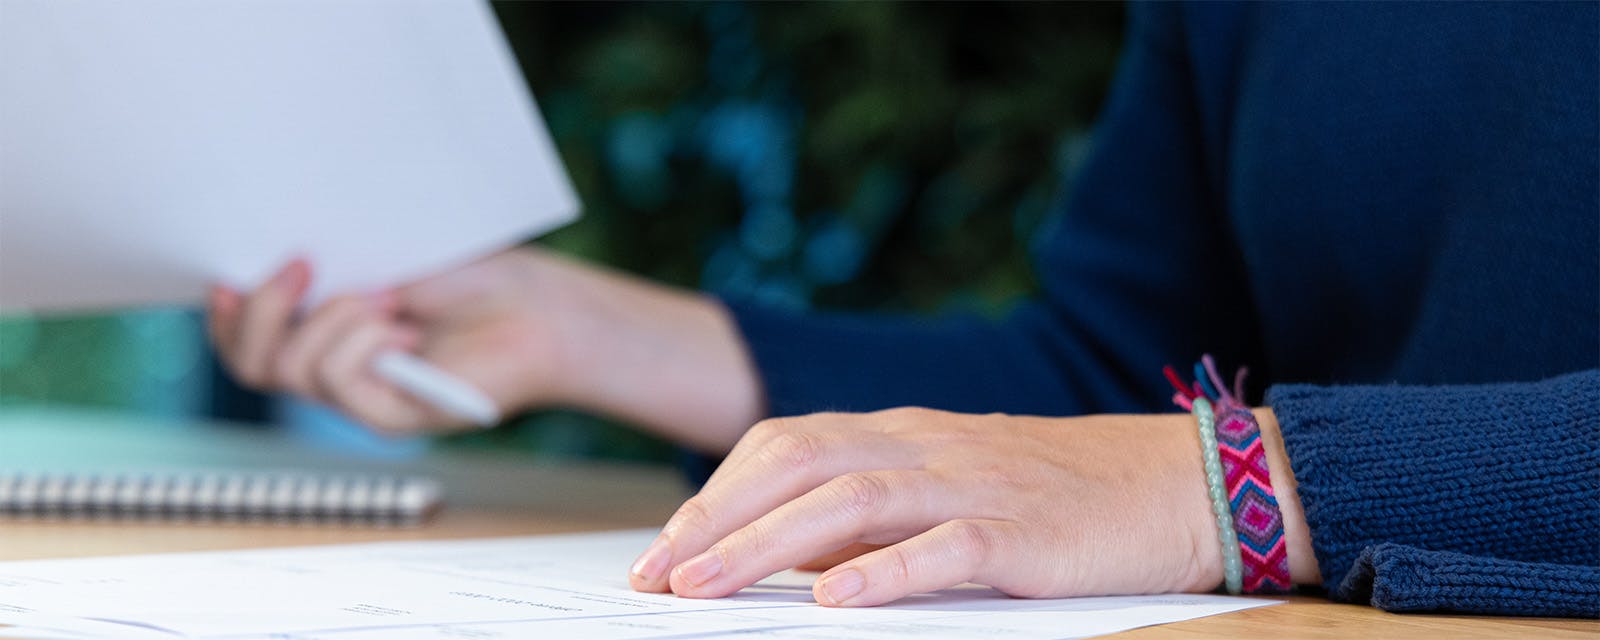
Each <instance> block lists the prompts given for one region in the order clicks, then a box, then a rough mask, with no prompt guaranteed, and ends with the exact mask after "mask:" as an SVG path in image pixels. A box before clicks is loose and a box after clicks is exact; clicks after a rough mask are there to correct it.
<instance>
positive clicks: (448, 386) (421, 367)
mask: <svg viewBox="0 0 1600 640" xmlns="http://www.w3.org/2000/svg"><path fill="white" fill-rule="evenodd" d="M372 371H373V372H374V373H376V374H378V377H380V378H383V379H384V380H386V381H388V382H389V383H390V384H393V385H394V386H396V387H400V388H401V389H402V390H404V391H405V392H406V393H409V394H411V395H413V396H416V397H417V398H418V399H420V400H422V401H423V402H426V403H428V404H430V405H432V406H433V407H434V408H435V409H438V410H440V411H442V412H444V413H446V414H449V415H450V416H452V417H455V418H460V419H462V420H466V421H468V422H471V423H472V424H474V425H477V426H479V427H482V428H485V429H487V428H489V427H492V426H494V425H496V424H499V422H500V409H499V408H497V407H495V406H494V400H491V399H489V396H487V395H485V394H484V393H483V392H482V391H479V390H478V389H477V387H474V386H472V385H470V384H467V383H466V382H465V381H463V380H462V379H460V378H457V377H455V376H453V375H450V374H448V373H445V372H443V371H440V370H439V368H438V367H435V366H433V365H431V364H428V362H427V361H426V360H423V359H422V358H418V357H416V356H414V355H411V354H409V353H406V352H404V351H384V352H383V353H380V354H378V357H376V358H373V359H372Z"/></svg>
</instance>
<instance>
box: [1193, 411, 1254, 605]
mask: <svg viewBox="0 0 1600 640" xmlns="http://www.w3.org/2000/svg"><path fill="white" fill-rule="evenodd" d="M1191 406H1192V409H1191V411H1193V412H1194V418H1195V422H1197V423H1199V424H1200V456H1201V459H1203V460H1205V468H1206V492H1207V493H1208V494H1209V495H1210V496H1211V515H1213V516H1215V517H1216V521H1217V539H1219V540H1221V541H1222V584H1223V585H1224V586H1226V587H1227V588H1228V593H1232V594H1237V593H1239V588H1240V586H1241V583H1242V581H1243V580H1242V576H1241V574H1242V569H1241V567H1240V564H1241V560H1240V559H1239V538H1238V536H1237V535H1236V534H1235V533H1234V531H1233V518H1231V517H1230V515H1229V514H1230V513H1231V510H1230V509H1229V507H1228V496H1227V494H1226V493H1224V492H1225V491H1226V489H1225V488H1224V487H1223V483H1224V477H1223V475H1222V461H1221V459H1220V456H1219V454H1218V450H1217V426H1216V416H1215V415H1214V414H1213V413H1212V412H1211V403H1210V402H1209V401H1207V400H1206V399H1205V397H1204V396H1202V397H1198V398H1195V399H1194V402H1193V403H1192V405H1191Z"/></svg>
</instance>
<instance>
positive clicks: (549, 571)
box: [0, 530, 1272, 640]
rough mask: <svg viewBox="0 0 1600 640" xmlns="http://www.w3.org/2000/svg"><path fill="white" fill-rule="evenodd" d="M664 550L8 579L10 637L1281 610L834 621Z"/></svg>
mask: <svg viewBox="0 0 1600 640" xmlns="http://www.w3.org/2000/svg"><path fill="white" fill-rule="evenodd" d="M654 535H655V532H654V531H648V530H647V531H625V532H615V533H603V534H585V535H568V536H548V537H528V538H498V539H484V540H465V541H440V542H405V543H381V544H363V545H339V546H325V547H304V548H290V549H266V550H254V551H238V552H205V553H184V554H163V555H147V556H129V557H112V558H86V559H70V560H35V561H23V562H7V563H0V624H11V625H17V626H15V627H13V628H10V629H0V637H21V638H127V639H137V638H174V637H184V638H229V639H232V640H268V639H269V638H270V639H276V640H378V639H380V638H381V639H384V640H412V639H415V640H425V639H449V638H453V639H460V638H484V639H487V638H532V637H583V638H586V639H587V640H606V639H623V638H666V637H672V638H680V637H693V636H701V635H716V636H718V637H723V636H735V637H736V636H741V635H757V634H759V635H762V636H764V637H775V638H844V639H852V638H863V639H865V638H895V637H910V636H915V637H920V638H945V637H1006V638H1077V637H1084V636H1092V635H1099V634H1105V633H1112V632H1116V631H1121V630H1125V629H1132V628H1135V627H1140V626H1146V625H1152V624H1161V623H1166V622H1176V621H1179V620H1187V619H1190V618H1196V617H1201V616H1208V615H1213V614H1218V613H1225V612H1229V611H1237V610H1241V609H1248V608H1251V607H1258V606H1263V605H1267V604H1272V602H1270V601H1265V600H1253V599H1245V598H1230V597H1223V596H1207V595H1174V596H1142V597H1114V598H1077V599H1065V600H1019V599H1012V598H1007V597H1005V596H1003V595H1001V594H999V593H996V592H994V591H992V590H989V589H984V588H980V587H964V588H957V589H950V590H946V591H942V592H939V593H934V594H927V595H922V596H916V597H912V598H908V599H906V600H903V601H901V602H898V603H895V604H892V605H888V606H883V607H875V608H870V609H828V608H823V607H820V606H817V605H816V604H815V603H814V602H813V600H812V596H811V582H812V580H814V579H815V575H814V574H800V573H795V572H786V573H783V574H779V575H777V576H774V577H773V578H771V579H769V580H767V581H764V582H762V583H761V584H759V585H757V586H755V587H751V588H749V589H745V590H744V591H741V592H740V593H738V594H736V595H735V596H733V597H730V598H724V599H720V600H691V599H685V598H678V597H675V596H671V595H660V594H644V593H637V592H634V591H633V590H631V589H629V588H628V585H627V581H626V575H625V571H626V567H627V566H628V562H629V561H630V560H631V559H632V558H633V556H634V555H635V554H637V553H638V551H639V550H640V549H643V548H644V547H645V545H646V544H648V543H649V542H650V540H651V538H652V536H654Z"/></svg>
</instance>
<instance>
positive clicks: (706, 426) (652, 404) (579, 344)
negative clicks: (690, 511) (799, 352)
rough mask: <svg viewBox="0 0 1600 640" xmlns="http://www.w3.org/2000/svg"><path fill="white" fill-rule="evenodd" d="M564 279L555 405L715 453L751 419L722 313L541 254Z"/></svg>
mask: <svg viewBox="0 0 1600 640" xmlns="http://www.w3.org/2000/svg"><path fill="white" fill-rule="evenodd" d="M542 260H543V261H544V262H545V263H546V264H545V265H543V268H545V269H546V270H547V271H557V272H560V273H557V274H555V275H556V276H557V277H555V278H551V279H552V280H558V281H560V282H563V283H565V286H563V287H562V289H563V293H562V295H565V296H567V300H565V301H563V303H564V304H563V305H562V306H564V307H566V308H568V309H572V310H575V311H576V313H570V314H565V315H566V316H567V318H568V319H567V321H565V322H563V323H561V325H562V326H561V327H560V328H559V332H560V334H561V340H560V342H561V344H560V346H559V347H558V350H559V354H560V355H559V356H558V359H559V361H560V362H561V364H562V367H563V369H564V370H565V371H566V372H567V375H564V376H561V379H560V381H559V382H557V388H556V389H554V390H553V396H554V399H555V401H556V402H558V403H560V404H565V405H570V406H573V407H576V408H579V409H583V410H587V411H594V412H596V413H600V414H602V415H606V416H610V417H613V418H617V419H620V420H625V421H627V422H629V423H632V424H635V425H638V426H640V427H643V428H645V429H648V430H650V431H653V432H655V433H657V434H659V435H661V436H663V437H665V438H667V439H669V440H672V441H674V442H677V443H681V444H684V445H686V446H689V447H692V448H694V449H697V450H700V451H704V452H707V453H713V454H721V453H726V452H727V451H728V449H730V448H731V447H732V446H733V443H734V442H737V441H738V439H739V437H740V436H741V435H743V434H744V432H745V430H746V429H748V428H749V427H750V425H752V424H754V423H755V422H756V420H758V419H759V418H760V417H761V413H762V411H761V402H762V400H761V390H760V383H759V377H758V375H757V374H756V372H755V369H754V365H753V364H751V362H750V357H749V355H748V354H747V353H746V350H745V346H744V343H743V341H742V340H741V338H740V337H739V333H738V330H737V328H736V327H735V326H734V324H733V321H732V319H731V318H730V317H729V315H728V312H727V311H726V309H724V308H723V307H722V305H721V304H719V303H718V302H716V301H715V300H713V299H711V298H709V297H706V296H703V295H700V294H696V293H693V292H688V291H683V290H679V289H674V288H671V287H667V286H663V285H658V284H654V283H651V282H648V281H645V280H643V279H640V278H635V277H633V276H629V275H626V274H621V273H617V272H611V271H606V270H601V269H597V268H594V267H589V266H581V265H578V264H575V263H571V262H567V261H565V260H561V259H559V258H552V257H548V256H544V257H542Z"/></svg>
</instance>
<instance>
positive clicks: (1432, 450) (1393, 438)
mask: <svg viewBox="0 0 1600 640" xmlns="http://www.w3.org/2000/svg"><path fill="white" fill-rule="evenodd" d="M1596 398H1600V371H1587V372H1582V373H1577V374H1569V375H1565V376H1560V377H1557V378H1552V379H1550V380H1546V381H1542V382H1534V383H1508V384H1496V385H1460V386H1447V387H1400V386H1387V387H1314V386H1303V385H1289V386H1277V387H1273V388H1272V389H1271V390H1270V391H1269V392H1268V394H1267V402H1268V404H1269V405H1271V406H1272V408H1273V411H1274V413H1275V414H1276V415H1277V418H1278V422H1279V425H1280V426H1281V428H1282V431H1283V439H1284V444H1285V446H1286V448H1287V449H1288V454H1289V460H1290V464H1291V466H1292V468H1293V470H1294V475H1295V481H1296V484H1297V485H1298V486H1299V495H1300V501H1301V504H1302V506H1303V508H1304V512H1305V516H1306V523H1307V525H1308V526H1309V528H1310V532H1311V542H1312V547H1313V549H1314V551H1315V553H1316V557H1317V564H1318V566H1319V567H1320V568H1321V570H1322V575H1323V577H1324V587H1325V588H1326V589H1327V590H1328V591H1329V592H1330V593H1331V594H1333V596H1334V597H1335V598H1340V599H1357V600H1359V598H1362V597H1373V598H1374V599H1375V600H1377V599H1379V598H1378V597H1377V596H1376V595H1372V594H1371V593H1370V592H1372V591H1382V592H1383V593H1384V595H1383V596H1382V598H1381V600H1382V601H1383V602H1388V603H1401V602H1406V603H1432V604H1431V605H1430V606H1433V607H1434V608H1439V609H1449V610H1455V611H1473V612H1481V613H1490V612H1491V611H1490V610H1489V609H1479V608H1476V607H1480V606H1485V603H1486V602H1487V601H1488V600H1493V596H1494V594H1495V591H1494V588H1493V587H1490V586H1487V584H1488V583H1485V585H1486V586H1484V587H1483V589H1484V591H1483V592H1482V593H1481V594H1480V595H1481V596H1482V597H1479V596H1472V597H1468V596H1467V595H1465V594H1464V593H1463V592H1462V591H1460V589H1455V590H1444V591H1437V592H1434V591H1426V590H1424V591H1418V592H1410V591H1405V590H1404V589H1405V588H1409V587H1412V586H1415V587H1416V588H1419V589H1425V587H1426V585H1427V584H1428V583H1426V582H1417V581H1406V580H1398V581H1393V582H1385V580H1386V576H1384V575H1383V572H1384V570H1385V567H1386V566H1387V567H1396V568H1398V567H1402V566H1411V565H1402V564H1390V565H1384V564H1382V563H1378V564H1374V563H1373V562H1372V561H1371V560H1372V558H1370V557H1367V556H1366V555H1365V554H1368V553H1370V549H1371V548H1376V547H1378V546H1379V545H1382V544H1384V543H1392V544H1395V545H1403V546H1407V547H1414V548H1417V549H1426V550H1429V551H1432V552H1454V553H1457V554H1466V555H1467V556H1470V557H1474V558H1479V559H1482V561H1483V562H1487V563H1494V562H1509V563H1513V564H1518V563H1520V564H1529V563H1533V564H1545V565H1547V566H1550V567H1562V568H1565V570H1567V571H1569V572H1570V575H1572V576H1578V575H1593V574H1592V571H1593V570H1594V569H1593V568H1594V567H1596V566H1600V445H1597V443H1600V403H1597V401H1596ZM1363 558H1366V565H1367V566H1366V569H1365V570H1369V571H1370V572H1371V573H1372V574H1373V575H1372V578H1371V579H1370V580H1367V582H1368V583H1375V584H1377V585H1379V587H1374V588H1372V589H1365V590H1362V589H1355V590H1346V589H1345V585H1346V583H1347V582H1349V583H1350V584H1361V583H1362V580H1361V579H1355V580H1354V581H1351V580H1348V579H1347V576H1351V575H1356V576H1360V575H1363V574H1362V573H1361V572H1362V571H1363V570H1364V569H1361V568H1359V567H1358V566H1357V565H1358V563H1361V562H1363ZM1383 558H1384V557H1382V556H1380V557H1379V559H1380V560H1381V559H1383ZM1434 566H1435V568H1436V569H1437V568H1438V567H1439V566H1440V565H1434ZM1449 566H1450V567H1454V568H1458V569H1462V570H1468V569H1474V570H1476V569H1482V570H1484V571H1489V569H1487V568H1485V567H1489V566H1490V565H1480V564H1463V563H1456V564H1452V565H1449ZM1494 566H1496V567H1498V565H1494ZM1508 566H1509V565H1508ZM1519 566H1520V565H1519ZM1501 570H1502V569H1500V568H1495V569H1493V571H1501ZM1506 570H1509V569H1506ZM1554 570H1555V569H1552V571H1554ZM1584 572H1590V573H1587V574H1585V573H1584ZM1530 575H1531V574H1530ZM1492 578H1493V573H1492V572H1491V573H1487V574H1482V575H1462V576H1460V577H1458V578H1456V580H1458V582H1457V583H1456V584H1457V586H1460V585H1468V584H1473V581H1474V580H1478V581H1485V580H1488V581H1492ZM1432 580H1433V582H1435V583H1439V582H1440V581H1442V580H1443V578H1441V577H1438V574H1435V577H1434V578H1432ZM1385 584H1387V585H1389V586H1388V587H1382V585H1385ZM1529 588H1530V589H1532V588H1535V587H1533V586H1530V587H1529ZM1538 588H1544V587H1538ZM1446 597H1449V598H1454V600H1445V599H1444V598H1446ZM1485 598H1486V599H1485ZM1375 604H1378V602H1375ZM1380 606H1385V605H1382V604H1380ZM1408 606H1410V605H1408ZM1521 606H1523V605H1521V604H1517V605H1506V606H1504V607H1491V608H1492V609H1493V611H1492V612H1494V613H1517V612H1518V611H1514V610H1513V609H1517V608H1518V607H1521ZM1532 614H1533V613H1532V610H1528V612H1526V613H1523V615H1532Z"/></svg>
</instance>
